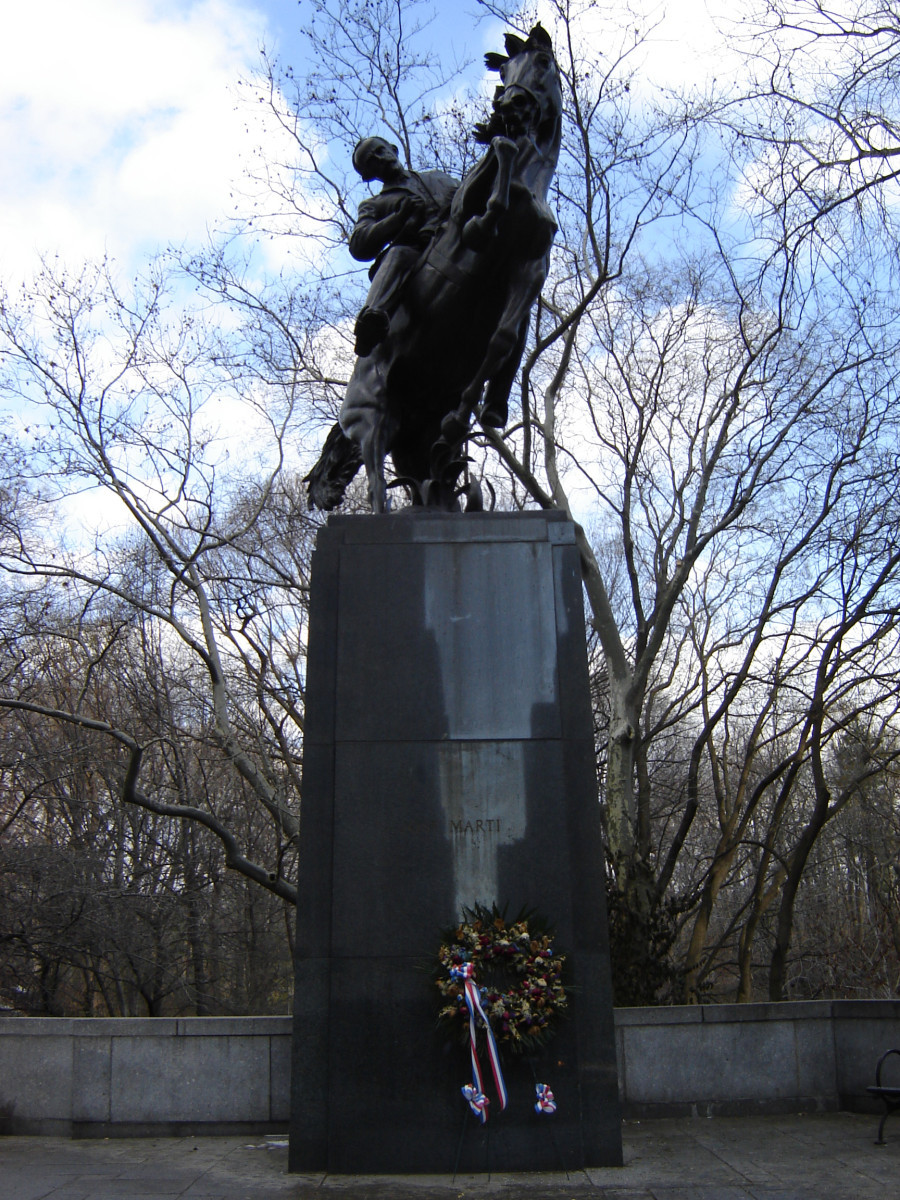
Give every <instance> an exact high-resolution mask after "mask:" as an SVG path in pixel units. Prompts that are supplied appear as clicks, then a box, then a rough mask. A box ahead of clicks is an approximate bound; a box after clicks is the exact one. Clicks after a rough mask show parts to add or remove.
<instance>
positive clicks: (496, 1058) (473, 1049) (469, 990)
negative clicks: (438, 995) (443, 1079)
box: [450, 963, 507, 1125]
mask: <svg viewBox="0 0 900 1200" xmlns="http://www.w3.org/2000/svg"><path fill="white" fill-rule="evenodd" d="M450 978H451V979H457V980H459V981H460V982H461V983H462V985H463V994H464V996H465V999H466V1007H467V1008H468V1010H469V1052H470V1054H471V1056H472V1078H473V1080H474V1084H466V1085H465V1087H464V1088H463V1089H462V1094H463V1096H464V1097H465V1099H466V1100H467V1101H468V1104H469V1107H470V1108H471V1109H472V1112H473V1113H474V1114H475V1116H476V1117H478V1119H479V1121H481V1123H482V1125H483V1124H484V1123H485V1121H486V1120H487V1118H488V1112H487V1110H488V1104H489V1101H488V1098H487V1096H486V1095H485V1094H484V1080H483V1078H482V1075H481V1064H480V1063H479V1061H478V1044H477V1042H476V1034H477V1025H476V1020H475V1018H476V1016H478V1017H480V1018H481V1020H482V1021H483V1023H484V1030H485V1034H486V1036H487V1046H488V1058H489V1059H490V1063H491V1072H492V1073H493V1076H494V1086H495V1087H496V1089H497V1097H498V1099H499V1100H500V1111H501V1112H502V1111H503V1110H504V1108H506V1102H507V1094H506V1084H505V1083H504V1081H503V1072H502V1071H501V1070H500V1055H499V1054H498V1053H497V1043H496V1042H495V1041H494V1031H493V1030H492V1029H491V1023H490V1021H489V1020H488V1018H487V1013H486V1012H485V1011H484V1009H483V1008H482V1005H481V997H480V996H479V994H478V988H477V987H476V986H475V968H474V967H473V966H472V964H471V963H460V965H459V966H458V967H451V968H450Z"/></svg>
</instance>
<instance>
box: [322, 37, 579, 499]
mask: <svg viewBox="0 0 900 1200" xmlns="http://www.w3.org/2000/svg"><path fill="white" fill-rule="evenodd" d="M505 41H506V50H507V53H506V55H502V54H488V55H486V56H485V62H486V63H487V66H488V68H489V69H491V70H494V71H498V72H499V74H500V79H501V86H499V87H498V88H497V90H496V92H495V94H494V100H493V109H492V113H491V117H490V120H489V121H488V123H487V124H486V125H480V126H478V127H477V128H476V138H477V140H478V141H480V142H482V143H484V144H486V145H487V150H486V152H485V154H484V155H483V156H482V157H481V159H479V161H478V162H477V163H476V164H475V166H474V167H473V168H472V170H471V171H470V172H469V173H468V175H466V177H465V179H464V180H463V181H462V183H461V184H460V186H459V188H458V189H457V191H456V193H455V195H454V197H453V202H452V204H451V208H450V215H449V218H448V220H447V221H446V222H445V224H444V225H443V227H442V228H441V229H439V230H438V232H437V233H436V234H435V237H434V239H433V240H432V242H431V243H430V245H429V246H428V248H427V249H426V250H425V251H424V252H423V254H422V255H421V257H420V258H419V260H418V262H417V263H416V264H415V266H414V267H413V269H412V272H411V274H410V276H409V278H408V279H407V280H406V281H405V283H404V284H403V285H402V291H401V293H400V295H399V299H398V302H397V305H396V307H395V310H394V312H393V314H392V316H391V321H390V328H389V331H388V333H387V336H386V337H385V338H384V340H383V341H382V342H380V343H379V344H378V345H377V346H376V347H375V349H374V350H373V351H372V353H371V354H369V355H367V356H366V357H364V358H358V359H357V360H356V365H355V367H354V369H353V373H352V375H351V377H350V382H349V384H348V386H347V392H346V396H345V399H344V404H343V407H342V409H341V416H340V426H336V427H335V428H334V429H333V430H332V432H331V433H330V434H329V437H328V439H327V441H326V443H325V447H324V449H323V451H322V455H321V457H320V459H319V461H318V463H317V464H316V466H315V467H314V468H313V470H312V471H311V472H310V474H309V475H308V476H307V480H308V482H309V499H310V504H311V505H313V506H315V507H319V508H325V509H330V508H333V507H334V506H335V505H336V504H337V503H339V501H340V499H341V496H342V495H343V492H344V488H345V487H346V485H347V483H348V482H349V480H350V479H351V478H352V477H353V475H354V474H355V473H356V470H357V468H358V467H359V466H360V464H363V465H364V466H365V469H366V475H367V477H368V484H369V502H370V504H371V507H372V511H373V512H376V513H378V512H384V511H385V510H386V508H387V491H386V484H385V477H384V460H385V457H386V455H387V454H390V455H391V457H392V459H393V463H394V469H395V471H396V472H397V474H398V475H399V476H400V477H401V478H402V479H404V480H405V481H407V482H412V483H413V484H414V485H417V486H418V489H419V495H420V497H421V495H422V494H423V493H424V492H425V491H426V490H427V489H426V481H428V480H429V479H431V477H432V475H433V467H432V458H433V455H432V451H433V448H434V446H435V444H436V443H437V442H438V440H439V439H440V438H441V437H442V433H443V435H444V437H445V439H446V440H447V441H449V442H451V443H452V442H453V440H454V439H455V440H456V441H459V440H460V439H462V438H464V437H465V433H466V431H467V429H468V427H469V423H470V421H471V417H472V414H473V413H474V412H478V413H479V415H480V419H481V421H482V423H483V424H484V425H489V426H494V427H503V426H504V425H505V424H506V417H507V401H508V398H509V392H510V389H511V387H512V383H513V380H514V378H515V375H516V371H517V370H518V368H519V363H520V361H521V358H522V353H523V350H524V346H525V339H526V335H527V331H528V318H529V314H530V312H531V307H532V305H533V303H534V301H535V300H536V299H537V297H538V294H539V293H540V290H541V287H542V285H543V283H544V280H545V279H546V277H547V270H548V266H549V257H550V247H551V245H552V242H553V238H554V235H555V233H556V228H557V226H556V221H555V220H554V217H553V213H552V212H551V211H550V208H549V207H548V205H547V200H546V197H547V192H548V191H549V188H550V183H551V180H552V178H553V172H554V170H555V169H556V162H557V159H558V157H559V147H560V136H561V115H562V93H561V88H560V81H559V71H558V68H557V65H556V60H555V59H554V57H553V47H552V44H551V42H550V38H549V35H548V34H547V33H546V31H545V30H544V29H543V28H542V27H541V26H540V25H536V26H535V27H534V29H532V31H531V33H530V34H529V36H528V39H527V40H526V41H523V40H522V39H521V38H518V37H515V36H513V35H512V34H507V36H506V39H505ZM420 502H421V499H420Z"/></svg>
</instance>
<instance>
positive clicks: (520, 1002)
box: [435, 905, 569, 1053]
mask: <svg viewBox="0 0 900 1200" xmlns="http://www.w3.org/2000/svg"><path fill="white" fill-rule="evenodd" d="M463 963H471V964H472V968H473V974H474V980H475V983H476V985H477V987H478V990H479V994H480V997H481V1005H482V1008H483V1009H484V1012H485V1014H486V1016H487V1018H488V1020H489V1021H490V1023H491V1028H492V1030H493V1033H494V1037H495V1038H496V1039H497V1041H498V1042H500V1043H502V1044H503V1045H504V1046H505V1047H506V1048H507V1049H509V1050H511V1051H513V1053H524V1052H526V1051H529V1050H534V1049H536V1048H537V1047H538V1046H540V1045H542V1044H543V1043H544V1042H546V1041H547V1040H548V1038H550V1037H552V1036H553V1034H554V1033H555V1032H556V1026H557V1023H558V1021H559V1019H560V1017H562V1016H564V1015H565V1014H566V1009H567V1006H568V991H569V989H568V988H567V987H566V985H565V983H564V982H563V978H564V971H565V964H566V956H565V955H564V954H560V953H559V952H558V951H556V950H555V948H554V945H553V931H552V929H550V928H549V927H548V926H547V924H546V922H545V921H543V920H542V919H541V918H540V917H538V916H537V915H536V914H535V913H533V912H523V913H520V914H519V916H517V917H516V918H515V919H514V920H513V921H507V919H506V917H505V914H504V912H503V911H501V910H500V909H498V908H497V906H496V905H494V906H493V907H492V908H487V907H486V906H484V905H476V906H475V907H474V908H472V909H466V910H465V912H464V913H463V920H462V922H461V923H460V924H459V925H457V926H456V927H455V928H454V929H451V930H447V931H446V933H445V934H444V935H443V939H442V941H441V946H440V949H439V950H438V965H437V967H436V970H435V983H436V984H437V987H438V990H439V991H440V994H441V997H442V1006H441V1009H440V1013H439V1015H438V1019H439V1021H440V1023H441V1024H442V1025H444V1026H450V1027H457V1028H458V1029H459V1031H460V1036H461V1038H462V1040H463V1041H465V1040H467V1038H468V1030H469V1011H468V1007H467V1005H466V1000H465V990H464V986H463V984H462V982H461V981H460V980H459V979H458V978H455V977H454V975H453V974H452V972H453V970H454V968H459V967H460V966H461V965H462V964H463Z"/></svg>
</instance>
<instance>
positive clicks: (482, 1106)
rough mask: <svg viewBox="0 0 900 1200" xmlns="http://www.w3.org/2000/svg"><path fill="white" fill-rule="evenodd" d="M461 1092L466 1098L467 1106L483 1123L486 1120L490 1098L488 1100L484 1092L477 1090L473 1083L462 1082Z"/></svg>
mask: <svg viewBox="0 0 900 1200" xmlns="http://www.w3.org/2000/svg"><path fill="white" fill-rule="evenodd" d="M462 1094H463V1095H464V1096H465V1098H466V1100H468V1102H469V1108H471V1110H472V1112H473V1113H474V1114H475V1116H476V1117H477V1118H478V1120H479V1121H480V1122H481V1123H482V1125H483V1124H484V1123H485V1121H486V1120H487V1115H488V1114H487V1110H488V1105H489V1104H490V1100H488V1098H487V1096H486V1095H485V1094H484V1092H479V1091H478V1089H477V1088H476V1087H475V1085H474V1084H471V1083H467V1084H464V1086H463V1088H462Z"/></svg>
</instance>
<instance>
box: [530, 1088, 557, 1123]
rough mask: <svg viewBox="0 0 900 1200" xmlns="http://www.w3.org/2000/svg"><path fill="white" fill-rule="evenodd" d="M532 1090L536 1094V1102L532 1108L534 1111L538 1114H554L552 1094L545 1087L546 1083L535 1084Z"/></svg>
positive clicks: (554, 1107)
mask: <svg viewBox="0 0 900 1200" xmlns="http://www.w3.org/2000/svg"><path fill="white" fill-rule="evenodd" d="M534 1090H535V1091H536V1092H537V1102H536V1103H535V1106H534V1111H535V1112H536V1113H538V1114H540V1113H547V1115H548V1116H549V1115H550V1114H551V1113H555V1112H556V1101H555V1100H554V1098H553V1093H552V1092H551V1091H550V1089H549V1088H548V1087H547V1085H546V1083H536V1084H535V1085H534Z"/></svg>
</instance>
